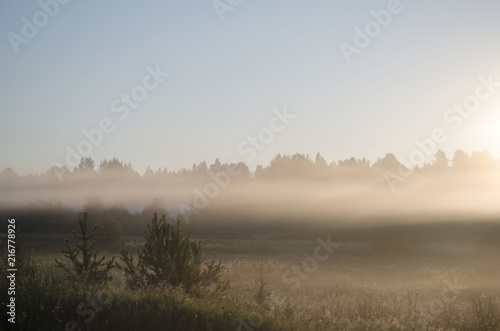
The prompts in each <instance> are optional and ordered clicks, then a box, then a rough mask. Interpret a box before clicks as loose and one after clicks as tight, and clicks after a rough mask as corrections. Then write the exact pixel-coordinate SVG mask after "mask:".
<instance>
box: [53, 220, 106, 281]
mask: <svg viewBox="0 0 500 331" xmlns="http://www.w3.org/2000/svg"><path fill="white" fill-rule="evenodd" d="M79 225H80V234H77V233H76V232H75V231H74V232H73V235H74V236H75V237H76V238H77V239H78V240H80V243H79V244H76V247H73V246H72V245H71V244H70V243H69V240H66V246H65V248H64V249H63V250H62V252H63V253H64V256H65V257H66V258H67V259H69V260H70V261H71V263H72V267H68V266H67V265H66V264H64V263H62V262H60V261H59V260H58V259H55V261H56V266H57V267H58V268H61V269H63V270H64V271H66V273H67V274H68V277H69V278H70V279H73V280H78V281H83V282H86V283H90V282H96V281H105V280H109V279H110V277H109V271H110V270H111V269H113V268H114V267H115V264H114V260H115V258H114V257H113V258H112V259H111V260H110V261H108V262H104V259H105V257H104V256H102V257H100V258H98V257H97V254H98V253H99V251H94V246H95V241H94V236H95V231H96V229H97V226H94V229H93V230H92V232H90V233H88V232H87V213H83V220H80V221H79Z"/></svg>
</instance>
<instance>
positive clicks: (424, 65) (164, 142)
mask: <svg viewBox="0 0 500 331" xmlns="http://www.w3.org/2000/svg"><path fill="white" fill-rule="evenodd" d="M45 2H47V1H45ZM224 2H225V1H224ZM388 2H389V1H349V2H348V1H320V0H314V1H290V0H276V1H256V0H253V1H250V0H243V1H242V3H241V4H240V5H239V6H237V7H235V8H234V10H233V11H232V12H227V13H225V15H224V18H225V19H224V21H221V20H220V19H219V17H218V15H217V13H216V10H215V9H214V7H213V4H212V1H208V0H203V1H179V0H178V1H168V2H167V1H143V2H139V1H130V0H125V1H123V0H121V1H97V0H91V1H76V0H73V1H71V2H69V3H68V4H66V5H61V6H60V8H59V12H58V13H57V14H56V15H55V16H54V17H53V18H50V20H49V22H48V24H47V25H46V26H44V27H42V28H40V29H39V31H38V34H37V35H36V36H34V37H33V38H32V39H29V41H28V43H27V44H21V45H19V53H17V54H16V53H15V52H14V50H13V48H12V46H11V43H10V41H9V39H8V37H7V36H8V34H9V33H10V32H13V33H16V34H18V35H22V33H21V29H22V26H23V24H24V23H23V21H22V17H23V16H24V17H27V18H28V20H30V21H32V17H33V15H35V14H36V13H37V12H39V11H40V10H41V8H40V5H39V4H38V3H37V2H35V1H32V2H29V3H27V2H21V1H4V2H2V3H1V4H0V35H1V39H0V114H1V120H0V144H1V145H0V151H1V157H0V170H1V169H3V168H6V167H12V168H14V169H15V170H16V171H18V172H19V173H21V174H26V173H30V172H31V173H40V172H41V171H44V170H46V169H48V168H49V167H50V166H51V165H52V163H53V162H59V163H62V164H64V163H65V157H66V146H70V147H72V148H75V147H76V145H77V143H78V142H80V141H81V140H82V139H84V136H83V134H82V130H85V129H86V130H90V129H93V128H96V127H97V126H98V124H99V121H100V120H101V119H102V118H105V117H107V118H110V119H111V120H112V121H113V123H114V124H115V127H116V128H115V130H114V132H113V133H111V134H107V135H105V136H104V139H103V143H102V144H101V145H99V146H97V147H94V148H93V150H92V153H91V154H90V156H91V157H92V158H93V159H94V160H96V161H101V160H102V159H104V158H112V157H118V158H119V159H121V160H123V161H127V162H128V161H130V162H131V163H132V164H133V166H134V168H136V169H138V170H139V171H141V172H142V171H144V169H145V168H146V167H147V166H151V167H152V168H154V169H157V168H158V167H163V166H167V167H169V168H170V169H178V168H180V167H183V166H185V167H190V166H191V165H192V164H193V163H194V162H196V163H198V162H200V161H202V160H206V161H207V162H210V163H211V162H213V160H214V159H215V158H216V157H219V158H220V160H221V161H223V162H224V161H229V160H238V161H240V160H241V161H245V156H243V155H239V154H238V152H237V151H236V150H237V147H238V145H239V144H240V143H241V142H242V141H244V140H245V139H246V138H247V136H248V135H249V134H255V133H257V132H259V130H260V129H262V128H264V127H266V126H267V125H268V123H269V120H270V119H271V118H272V116H273V113H272V110H273V108H277V109H282V108H283V107H284V106H286V107H287V109H288V110H289V112H291V113H294V114H296V115H297V117H296V119H294V120H293V121H292V122H291V124H290V125H289V126H288V127H287V128H286V129H285V130H284V131H283V132H281V133H279V134H277V135H276V137H275V139H274V140H273V141H272V142H271V143H270V144H269V145H268V146H266V149H265V150H263V151H260V152H259V153H258V156H257V158H256V159H255V160H253V161H252V162H250V164H251V165H252V166H254V165H255V164H257V163H262V164H267V163H268V162H269V161H270V160H271V158H272V156H273V155H274V154H276V153H287V154H290V153H295V152H301V153H305V154H310V155H311V156H314V154H315V153H317V152H320V153H321V154H323V156H324V157H325V158H326V159H327V160H328V161H333V160H338V159H341V158H347V157H350V156H355V157H368V158H369V159H371V160H373V161H374V160H376V158H377V157H379V156H383V155H385V153H387V152H393V153H394V154H395V155H396V156H398V157H400V156H402V157H408V155H409V153H411V152H412V151H413V150H415V148H416V147H415V143H414V140H415V139H425V138H428V137H430V134H431V132H432V130H433V129H434V128H436V127H441V128H443V129H445V131H446V132H447V133H449V137H450V138H449V139H448V140H447V141H446V142H445V143H443V144H442V145H440V146H439V147H440V148H442V149H444V150H445V151H446V152H448V153H451V152H452V151H453V150H455V149H456V148H464V149H466V150H468V151H471V150H473V149H485V148H487V149H489V150H490V151H491V152H492V153H493V155H494V156H495V157H500V115H499V110H500V89H498V91H496V93H494V94H493V95H492V96H491V97H490V98H489V99H488V100H486V101H485V102H483V103H482V104H481V105H480V107H479V109H478V111H476V112H475V113H473V114H471V116H470V117H469V118H468V119H466V120H464V122H463V125H462V126H461V127H460V128H459V129H457V130H453V129H452V128H451V125H450V124H449V123H445V122H444V120H443V113H444V112H445V111H446V109H447V108H448V107H450V106H452V104H453V103H455V102H461V101H463V99H464V98H465V97H467V96H468V95H471V94H473V93H474V90H475V88H476V86H477V85H478V84H479V81H478V80H477V77H478V76H484V77H487V76H488V75H493V77H496V79H497V80H498V81H500V20H499V19H498V15H499V14H500V2H499V1H497V0H490V1H477V2H473V1H451V0H444V1H439V2H436V1H431V0H419V1H410V0H402V1H401V6H402V8H403V9H402V12H401V13H400V14H398V15H395V16H393V18H392V21H391V23H390V24H389V25H388V26H387V27H385V28H383V29H382V31H381V33H380V34H379V35H378V36H377V37H375V38H374V39H373V40H372V42H371V43H370V45H368V46H367V47H366V48H364V49H362V50H361V53H360V54H357V55H354V56H353V57H352V62H351V63H347V61H346V60H345V58H344V56H343V54H342V52H341V50H340V47H339V44H340V43H341V42H347V43H350V44H352V43H353V38H354V34H355V32H354V30H353V29H354V28H355V27H360V28H364V26H365V24H366V23H367V22H369V21H372V20H373V18H372V17H371V16H370V11H372V10H376V11H379V10H382V9H386V8H387V4H388ZM157 65H159V66H160V67H161V69H163V70H164V71H166V72H169V74H170V75H169V76H168V77H167V78H166V79H165V81H164V82H162V83H161V84H160V85H159V86H158V87H157V88H156V89H155V90H153V91H151V92H149V94H148V97H147V98H146V100H145V101H144V102H142V103H140V105H139V106H138V108H137V109H135V110H132V111H131V113H130V116H129V117H128V118H127V119H125V120H120V119H119V118H118V114H116V113H113V112H112V111H111V107H110V106H111V104H112V103H113V101H114V100H115V99H117V98H120V96H121V95H122V94H124V93H130V91H131V90H132V88H133V87H135V86H136V85H138V84H141V82H142V79H143V77H144V76H145V75H146V74H147V71H146V69H145V68H146V67H147V66H150V67H152V68H154V67H155V66H157ZM486 127H487V129H488V130H489V131H488V132H489V133H488V134H485V133H483V132H481V131H482V129H483V128H486ZM496 129H498V130H496ZM496 132H499V134H496ZM495 139H496V140H495Z"/></svg>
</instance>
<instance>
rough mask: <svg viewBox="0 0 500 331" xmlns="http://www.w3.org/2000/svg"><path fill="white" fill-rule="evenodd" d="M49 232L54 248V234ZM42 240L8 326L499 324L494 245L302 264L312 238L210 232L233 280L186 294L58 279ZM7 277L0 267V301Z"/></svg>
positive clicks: (498, 264)
mask: <svg viewBox="0 0 500 331" xmlns="http://www.w3.org/2000/svg"><path fill="white" fill-rule="evenodd" d="M52 239H54V240H53V245H54V246H52V248H59V245H60V243H59V241H60V239H61V238H59V237H57V238H55V237H54V238H52ZM44 240H45V242H44V244H43V247H44V248H45V249H44V250H38V251H31V252H32V255H33V259H34V263H35V266H36V267H34V268H33V269H32V270H19V272H18V278H17V283H16V307H17V317H18V323H16V325H15V327H13V325H11V324H10V323H8V322H7V321H6V318H2V323H3V324H2V327H3V329H5V330H9V328H11V329H12V330H77V329H78V328H80V329H81V330H500V257H499V254H498V251H497V249H495V248H484V247H481V248H480V249H479V248H478V249H477V250H474V249H472V250H468V252H469V253H467V254H463V251H462V250H460V249H455V250H449V249H445V248H443V247H444V246H443V247H441V246H432V249H433V251H431V252H429V247H428V245H427V246H425V245H423V246H422V247H421V249H417V251H416V252H413V253H412V254H411V256H395V255H376V254H372V252H371V251H370V249H369V245H365V244H361V243H353V242H351V243H349V242H345V243H342V247H341V248H340V249H339V250H338V251H336V252H334V253H333V254H332V255H331V256H330V257H329V258H328V259H327V260H325V261H322V262H318V265H317V268H316V269H315V270H314V272H304V270H306V269H304V265H303V262H304V261H307V260H306V259H307V258H308V257H311V256H313V254H314V249H315V247H316V242H315V241H292V240H268V239H265V238H262V239H244V240H230V239H224V240H217V239H214V238H211V240H210V241H204V252H205V253H206V255H207V259H208V260H210V259H212V258H216V259H221V260H222V261H223V263H224V266H225V269H224V275H223V277H224V279H227V280H230V281H231V289H230V290H229V292H227V293H226V295H225V296H224V297H216V298H214V297H202V298H191V297H189V296H186V295H185V294H184V293H183V291H182V289H179V288H172V287H168V286H167V287H164V286H162V287H156V288H150V287H148V286H144V287H140V288H136V289H127V288H126V287H125V286H124V285H123V281H124V279H123V275H121V273H120V272H119V271H116V270H114V271H113V276H114V277H113V280H112V281H111V282H109V283H107V284H91V285H88V286H85V285H83V284H78V283H71V282H68V281H65V280H64V279H63V278H62V275H61V274H60V271H59V270H56V268H54V263H53V259H54V257H60V256H61V254H60V253H59V252H58V251H57V249H56V250H54V249H52V250H51V245H52V243H51V238H49V237H46V238H44ZM25 242H27V243H28V244H29V243H30V242H31V241H30V238H29V236H26V238H25ZM34 243H35V245H40V244H41V243H40V241H37V240H34ZM31 248H33V247H31ZM454 252H459V253H454ZM104 253H105V254H104V255H106V256H108V257H111V256H112V255H113V254H115V253H113V252H104ZM297 268H298V269H297ZM294 270H299V271H302V273H301V277H300V276H297V274H295V273H293V272H294ZM287 272H289V274H288V275H294V276H295V277H298V279H299V280H300V283H299V284H300V285H299V287H298V288H297V289H293V288H292V284H291V283H289V282H288V283H287V282H286V281H284V279H287V278H286V277H285V278H284V277H283V275H285V274H287ZM6 286H7V283H6V277H5V273H4V272H2V275H1V279H0V287H1V288H0V302H2V303H5V302H6V301H7V300H8V298H7V289H6ZM1 309H2V312H1V314H2V315H3V316H6V313H5V309H6V307H5V305H2V307H1Z"/></svg>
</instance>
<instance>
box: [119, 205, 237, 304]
mask: <svg viewBox="0 0 500 331" xmlns="http://www.w3.org/2000/svg"><path fill="white" fill-rule="evenodd" d="M144 238H145V239H146V243H145V245H144V247H143V248H142V249H140V250H139V251H138V257H139V258H138V262H137V264H136V263H135V262H134V257H133V254H132V252H131V249H130V247H129V246H126V245H123V249H122V257H121V260H122V261H123V262H124V264H125V266H124V267H121V266H120V268H121V269H122V270H124V271H125V275H126V278H127V284H128V285H129V286H130V287H135V286H137V285H139V284H141V283H144V282H147V283H149V284H162V283H165V284H169V285H172V286H182V287H183V288H184V290H185V291H186V293H187V294H190V295H202V294H205V293H207V292H208V291H209V288H211V291H212V293H213V294H219V293H222V292H224V291H225V290H226V289H227V288H228V287H229V284H228V282H227V283H223V282H221V281H220V272H221V270H222V264H221V261H219V262H218V263H216V262H215V261H214V260H212V262H211V263H206V264H205V266H204V267H202V263H203V261H204V259H203V258H202V248H201V243H200V242H198V241H193V240H191V237H190V234H188V235H187V236H184V235H183V234H182V231H181V229H180V221H177V225H176V226H173V225H171V224H168V223H166V221H165V216H163V217H162V218H161V219H160V220H158V218H157V215H156V213H155V214H154V217H153V219H152V221H151V224H148V226H147V228H146V230H145V234H144Z"/></svg>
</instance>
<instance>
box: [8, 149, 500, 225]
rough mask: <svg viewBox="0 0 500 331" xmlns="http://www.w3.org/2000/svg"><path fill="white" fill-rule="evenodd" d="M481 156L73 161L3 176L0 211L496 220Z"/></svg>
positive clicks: (236, 218) (208, 218)
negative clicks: (157, 207) (189, 163)
mask: <svg viewBox="0 0 500 331" xmlns="http://www.w3.org/2000/svg"><path fill="white" fill-rule="evenodd" d="M484 155H485V154H484V152H481V153H477V152H476V153H473V154H472V155H470V156H469V158H468V159H467V160H468V163H466V164H465V165H464V164H458V163H457V162H454V163H452V162H450V164H446V166H442V165H441V166H438V165H436V164H432V163H430V164H427V165H424V166H421V167H418V168H414V169H413V170H412V171H409V170H408V169H407V168H405V167H404V166H403V165H401V164H400V163H399V162H398V161H397V160H396V158H395V157H394V156H393V155H392V154H387V155H386V156H385V157H384V158H380V159H379V160H378V161H377V162H375V163H374V164H371V165H370V164H369V162H367V161H366V160H364V159H355V158H351V159H348V160H344V161H342V160H341V161H338V162H332V163H331V164H327V163H326V162H325V161H324V160H323V159H322V158H321V156H320V155H317V156H316V159H315V160H312V159H311V158H309V157H308V156H305V155H302V154H295V155H292V156H286V155H285V156H281V155H277V156H276V157H275V158H274V159H273V160H272V161H271V163H270V164H269V165H268V166H266V167H261V166H259V167H257V169H256V170H255V171H250V170H249V168H248V167H247V166H246V165H245V164H244V163H239V164H221V163H220V162H219V160H216V162H214V164H212V165H210V166H207V164H206V163H205V162H201V163H200V164H198V165H193V167H192V168H191V169H189V170H188V169H181V170H180V171H172V172H169V171H167V170H166V169H164V170H158V171H152V170H149V169H148V171H147V172H146V173H145V174H143V175H140V174H138V173H137V172H135V171H134V170H133V168H132V166H131V165H126V164H124V163H122V162H120V161H118V160H116V159H113V160H111V161H103V162H101V166H100V168H99V169H97V170H95V169H94V168H95V166H94V163H93V161H92V160H91V159H82V163H81V165H80V167H79V168H76V169H74V170H73V171H69V170H67V169H54V168H52V169H50V170H49V171H47V172H46V173H44V174H42V175H38V176H32V175H30V176H23V177H20V176H17V175H16V174H15V172H14V171H12V170H11V169H6V170H4V171H3V172H2V173H1V175H0V208H2V209H29V208H33V206H35V205H36V206H38V208H43V206H44V205H47V206H48V207H47V208H50V206H52V205H51V204H50V203H49V204H46V203H45V202H48V201H50V202H51V203H57V204H58V205H61V206H64V207H67V208H70V209H73V210H76V211H79V210H82V209H83V207H84V205H85V204H88V201H89V199H90V200H92V199H94V200H95V199H97V200H98V201H100V203H102V204H103V205H104V206H115V205H118V206H121V207H124V208H126V209H127V210H129V211H130V212H140V211H142V210H143V208H144V207H145V206H146V205H147V204H148V203H150V202H151V201H152V200H154V199H159V200H160V201H162V202H161V203H162V204H164V206H165V208H166V210H167V211H168V213H169V214H170V215H172V216H177V217H178V218H179V219H184V220H185V221H186V223H188V224H191V225H192V226H195V227H196V222H199V223H204V224H206V222H214V224H232V225H233V226H234V225H235V224H242V222H243V223H252V222H253V223H255V224H261V225H262V222H264V223H267V224H270V223H273V222H274V223H280V224H281V223H282V222H289V223H303V224H307V225H318V226H325V225H335V226H344V227H356V226H370V227H372V226H374V225H390V224H411V223H422V222H435V221H445V222H449V221H479V220H481V221H484V220H488V221H490V220H493V221H494V220H495V219H497V220H500V204H498V201H500V170H499V169H500V167H499V166H498V162H496V161H494V160H493V159H491V160H489V161H490V162H486V161H485V157H484ZM478 160H479V161H482V162H479V161H478ZM486 160H488V159H486ZM403 170H404V171H403ZM193 223H194V224H193Z"/></svg>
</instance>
